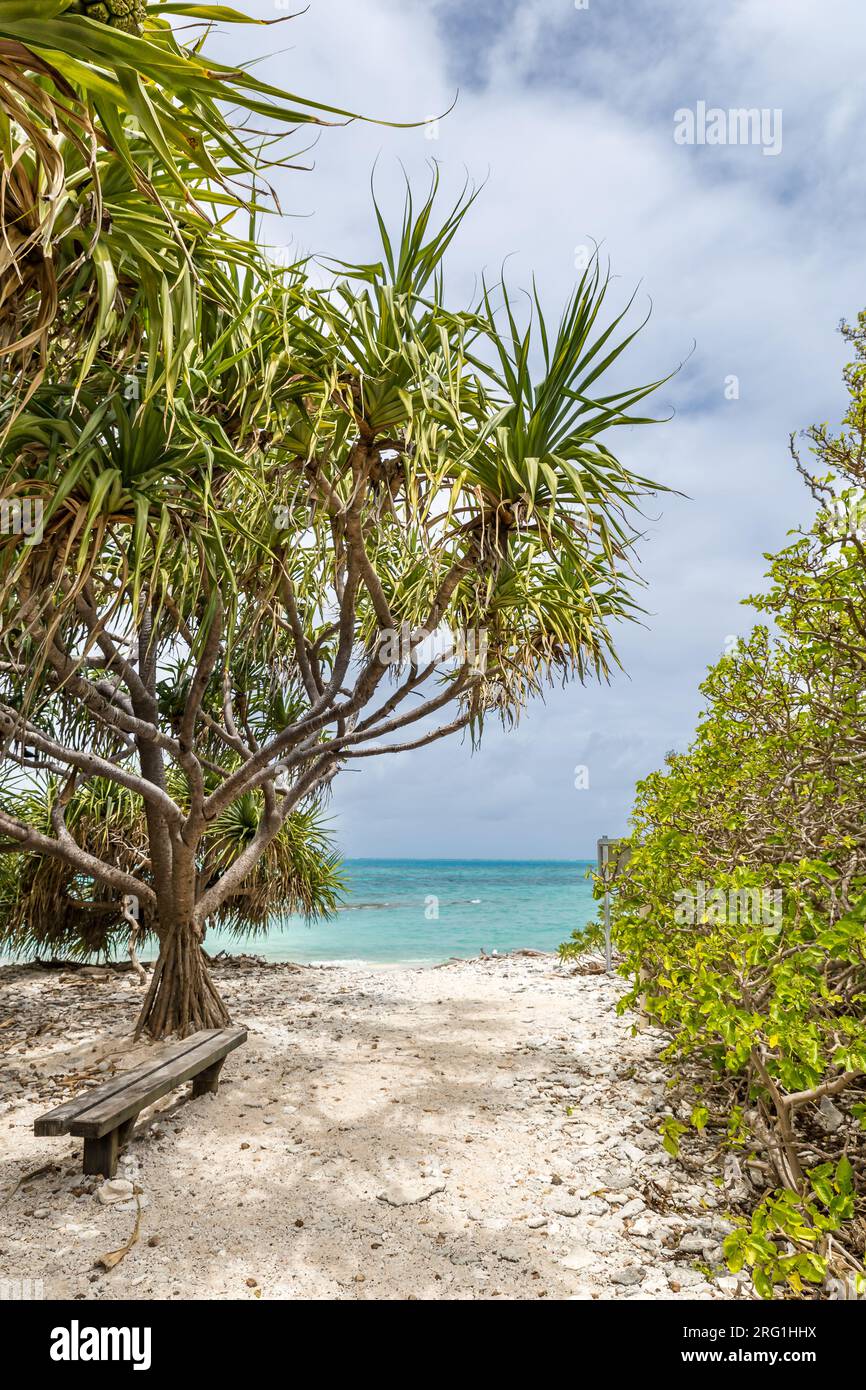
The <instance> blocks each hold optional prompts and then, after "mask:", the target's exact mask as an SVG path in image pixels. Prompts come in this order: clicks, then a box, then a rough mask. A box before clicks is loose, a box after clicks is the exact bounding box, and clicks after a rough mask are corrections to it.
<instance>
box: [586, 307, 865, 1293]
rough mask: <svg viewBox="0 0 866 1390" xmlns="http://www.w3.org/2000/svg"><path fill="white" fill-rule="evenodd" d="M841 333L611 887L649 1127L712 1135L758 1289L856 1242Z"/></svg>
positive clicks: (837, 1265) (849, 431) (857, 1133)
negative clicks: (787, 502) (739, 621)
mask: <svg viewBox="0 0 866 1390" xmlns="http://www.w3.org/2000/svg"><path fill="white" fill-rule="evenodd" d="M843 331H844V332H845V335H846V338H847V339H848V341H849V342H850V343H851V344H852V346H853V347H854V349H855V352H856V357H855V360H854V362H853V363H852V365H851V366H850V367H849V369H848V371H847V373H846V381H847V386H848V390H849V394H850V404H849V409H848V412H847V414H846V416H845V419H844V422H843V425H842V428H841V430H840V431H839V433H838V434H833V433H832V432H830V431H829V430H828V429H827V428H826V427H819V428H815V429H813V430H811V431H810V432H809V438H810V443H811V446H812V451H813V453H814V455H815V456H816V458H817V462H818V467H819V472H818V475H817V476H816V475H814V474H813V473H811V472H810V471H809V470H807V468H806V467H804V466H803V464H802V463H801V461H800V459H799V457H798V455H797V453H796V451H795V450H794V449H793V445H792V452H794V457H795V461H796V462H797V466H798V467H799V469H800V472H801V473H802V475H803V477H804V478H805V480H806V482H807V484H808V486H809V487H810V489H811V491H812V493H813V495H814V497H815V498H816V500H817V501H818V504H819V506H818V513H817V516H816V519H815V523H814V525H813V527H812V528H811V530H810V531H808V532H807V533H796V535H795V539H794V540H793V541H792V543H791V544H790V545H789V546H787V547H786V548H785V549H784V550H783V551H782V552H781V553H780V554H778V555H775V556H773V557H769V558H770V559H771V566H770V571H769V580H770V584H769V588H768V590H767V592H766V593H764V594H762V595H760V596H758V597H753V598H752V599H750V600H748V602H749V603H750V604H751V605H752V606H753V607H754V608H755V609H757V611H758V613H759V614H761V616H762V618H763V619H764V621H762V622H761V623H760V624H759V625H758V626H756V627H755V628H754V629H753V630H752V632H751V633H750V634H749V636H748V637H747V638H746V639H745V640H744V641H741V642H740V643H739V646H738V647H737V649H736V650H735V651H733V652H731V653H730V654H729V655H726V656H725V657H723V658H722V660H721V661H720V662H719V663H718V664H717V665H716V666H715V667H714V668H713V669H712V670H711V671H710V673H709V675H708V678H707V680H706V682H705V683H704V685H703V687H702V689H703V693H704V696H705V698H706V709H705V711H704V713H703V715H702V717H701V719H700V723H699V726H698V730H697V734H696V737H695V739H694V742H693V743H692V745H691V747H690V748H689V749H688V751H687V752H686V753H684V754H679V755H677V754H674V755H670V756H669V757H668V759H667V766H666V768H665V769H664V770H663V771H661V772H655V773H653V774H651V775H650V776H649V777H647V778H646V779H645V780H644V781H643V782H642V783H640V784H639V786H638V790H637V802H636V805H635V809H634V812H633V819H632V823H633V832H632V834H631V836H630V838H629V839H628V841H627V842H626V848H627V849H628V850H630V858H629V859H628V862H627V863H626V865H625V867H624V868H623V870H622V872H621V873H620V874H619V875H618V876H617V878H616V880H615V884H614V890H613V923H614V938H615V941H616V945H617V946H618V948H619V950H620V952H621V953H622V962H623V964H622V970H623V973H624V974H626V975H627V976H628V977H630V979H631V981H632V990H631V992H630V994H629V996H628V999H627V1001H626V1002H627V1004H628V1005H633V1006H637V1007H640V1008H642V1009H643V1010H644V1011H645V1013H646V1014H647V1015H648V1016H649V1018H650V1019H652V1020H653V1021H654V1022H656V1023H657V1024H659V1025H661V1026H662V1027H663V1028H665V1029H666V1030H668V1031H669V1033H670V1034H671V1037H672V1042H671V1047H670V1056H671V1057H672V1058H674V1059H676V1060H677V1061H678V1063H679V1065H680V1070H681V1076H682V1086H681V1088H680V1096H679V1101H678V1106H677V1107H676V1108H675V1111H674V1113H673V1114H672V1115H671V1116H670V1118H669V1120H668V1121H667V1124H666V1126H665V1142H666V1144H667V1146H668V1147H669V1149H670V1150H671V1151H672V1152H674V1151H677V1150H678V1149H679V1147H680V1146H681V1145H682V1146H683V1147H686V1146H687V1140H688V1133H689V1131H690V1129H693V1128H697V1129H704V1128H707V1127H709V1128H711V1129H712V1130H713V1131H715V1133H716V1134H717V1135H718V1140H719V1145H720V1148H721V1149H723V1150H725V1151H727V1153H728V1161H727V1167H726V1172H727V1177H728V1181H729V1186H730V1187H731V1190H732V1198H734V1197H736V1196H737V1195H739V1198H740V1203H741V1208H742V1209H744V1210H748V1211H749V1216H748V1219H746V1220H744V1221H742V1222H741V1223H740V1224H739V1225H738V1228H737V1229H736V1230H735V1231H734V1233H733V1234H732V1235H731V1236H729V1237H728V1239H727V1242H726V1254H727V1256H728V1260H729V1263H730V1267H731V1269H732V1270H734V1271H738V1270H740V1269H742V1268H743V1267H744V1266H745V1267H746V1268H747V1269H748V1270H749V1271H751V1274H752V1278H753V1280H754V1284H755V1287H756V1288H757V1289H758V1291H759V1292H760V1293H761V1294H763V1295H765V1296H772V1295H773V1294H774V1293H775V1294H776V1295H778V1294H779V1292H781V1291H783V1290H785V1289H788V1290H789V1291H795V1292H797V1293H800V1292H802V1291H803V1289H804V1288H806V1287H808V1286H810V1285H812V1286H818V1285H821V1284H823V1283H824V1281H825V1280H826V1278H827V1277H828V1275H829V1276H834V1275H835V1276H842V1277H843V1281H844V1277H847V1278H848V1280H849V1282H850V1283H851V1284H852V1286H856V1284H857V1271H862V1266H863V1256H864V1248H866V1008H864V1006H866V549H864V540H866V531H864V526H863V522H864V519H866V512H864V508H863V504H862V498H863V495H864V493H863V489H864V485H866V316H862V315H861V317H860V320H859V322H858V324H857V325H856V326H854V327H845V328H844V330H843ZM565 949H566V951H567V952H568V951H573V950H578V949H580V947H579V943H578V942H573V943H569V946H568V947H566V948H565ZM688 1093H690V1098H689V1099H688V1100H687V1101H686V1099H685V1097H686V1095H688Z"/></svg>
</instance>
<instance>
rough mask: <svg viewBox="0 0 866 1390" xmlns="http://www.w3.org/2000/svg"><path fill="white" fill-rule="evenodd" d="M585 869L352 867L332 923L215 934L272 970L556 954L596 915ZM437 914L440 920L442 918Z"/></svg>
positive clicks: (422, 864) (359, 863)
mask: <svg viewBox="0 0 866 1390" xmlns="http://www.w3.org/2000/svg"><path fill="white" fill-rule="evenodd" d="M588 867H589V865H588V863H587V862H586V861H583V860H575V861H570V862H565V861H563V860H552V861H541V860H532V861H524V862H513V861H501V862H500V861H498V860H489V859H350V860H347V861H346V863H345V865H344V873H345V877H346V879H347V882H348V892H347V894H346V897H345V901H344V905H343V907H342V909H341V910H340V911H339V912H338V913H337V915H336V916H335V917H334V918H333V920H332V921H330V922H319V923H316V924H314V925H307V924H306V923H305V922H304V921H303V919H302V918H285V919H283V920H282V921H279V922H275V923H274V926H273V929H272V930H271V932H270V933H269V934H268V936H267V937H266V938H265V937H253V938H250V939H248V940H246V941H240V942H239V941H236V940H232V939H231V938H226V937H224V936H223V935H221V934H220V933H219V932H216V931H209V932H208V934H207V941H206V949H207V950H208V952H209V953H211V954H213V953H214V952H216V951H218V950H220V949H222V948H224V949H225V950H228V951H232V952H235V953H237V952H241V951H249V952H252V953H254V954H255V955H261V956H265V957H267V959H269V960H295V961H299V962H308V961H336V960H359V961H372V962H378V963H380V964H386V963H394V962H398V961H407V962H409V961H412V962H417V963H419V964H421V963H425V964H432V963H435V962H438V961H442V960H447V959H448V957H449V956H477V955H478V952H479V949H480V948H481V947H483V948H484V950H485V951H492V950H494V949H495V950H497V951H500V952H502V951H509V950H513V949H514V948H515V947H520V946H534V947H536V948H537V949H538V950H542V951H555V950H556V948H557V946H558V945H559V943H560V942H561V941H565V940H566V939H567V938H568V936H569V935H570V934H571V932H572V931H573V929H574V928H575V927H581V926H584V925H585V924H586V923H587V922H589V921H592V919H593V918H594V916H595V912H596V905H595V903H594V902H593V898H592V891H591V887H590V883H589V881H588V880H587V879H586V878H585V873H586V869H587V868H588ZM437 913H438V915H437Z"/></svg>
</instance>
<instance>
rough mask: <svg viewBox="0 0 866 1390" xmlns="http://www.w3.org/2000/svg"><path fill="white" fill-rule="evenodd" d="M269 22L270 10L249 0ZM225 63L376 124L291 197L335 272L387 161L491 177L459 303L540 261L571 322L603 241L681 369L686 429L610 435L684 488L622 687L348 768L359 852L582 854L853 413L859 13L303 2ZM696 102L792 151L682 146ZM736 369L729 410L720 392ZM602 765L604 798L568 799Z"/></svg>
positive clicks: (569, 697)
mask: <svg viewBox="0 0 866 1390" xmlns="http://www.w3.org/2000/svg"><path fill="white" fill-rule="evenodd" d="M235 2H236V4H238V5H239V7H240V8H242V9H244V10H246V11H247V12H249V13H251V14H256V15H258V16H260V17H263V18H272V17H274V15H275V14H279V13H280V11H279V9H278V8H276V7H275V6H274V5H273V4H271V3H269V0H235ZM219 43H221V44H222V53H221V56H230V58H231V59H232V60H237V59H238V58H239V57H240V56H241V55H243V56H245V57H246V56H252V55H253V54H258V55H261V54H267V53H268V50H269V49H270V54H269V56H268V57H267V58H266V59H265V61H264V62H263V63H262V64H260V66H259V67H258V68H257V71H258V73H259V75H261V76H263V77H267V78H269V79H271V80H273V81H276V82H279V83H280V84H281V85H283V86H284V87H287V88H288V89H289V90H292V91H296V92H298V93H301V94H303V95H306V96H310V97H314V98H316V99H319V100H327V101H332V102H334V104H337V105H343V106H347V107H350V108H352V109H357V110H361V111H364V112H367V113H369V114H370V115H372V116H381V117H385V118H391V119H394V120H406V119H409V120H413V119H414V120H421V121H423V120H425V119H426V118H428V117H429V116H431V115H433V114H435V113H437V112H441V111H443V110H444V109H445V108H447V107H448V106H450V104H451V102H452V101H453V100H454V97H455V94H458V99H457V103H456V106H455V107H454V109H453V111H452V112H451V114H450V115H448V116H447V118H446V119H444V120H442V121H441V122H440V124H439V127H438V130H437V131H436V137H437V138H435V139H430V138H428V136H429V134H430V132H429V131H427V130H425V129H417V130H412V131H391V130H388V129H384V128H382V127H379V126H373V125H363V124H355V125H353V126H351V127H347V128H342V129H329V130H326V131H324V132H323V133H322V134H321V136H320V138H319V140H318V142H317V145H316V148H315V151H314V152H312V154H311V156H310V158H309V162H311V163H313V165H314V168H313V170H312V172H310V173H304V174H300V173H298V174H293V175H290V176H288V177H287V179H286V180H285V181H284V183H283V184H282V186H281V198H282V201H283V205H284V207H285V208H286V209H287V210H288V211H289V212H291V213H292V214H293V215H292V216H291V217H287V218H286V219H285V220H284V224H283V227H282V228H281V229H280V231H279V232H278V233H276V235H277V236H279V237H280V238H281V239H282V240H283V241H284V242H285V244H286V245H292V246H294V247H295V248H296V249H301V250H305V251H313V252H316V253H331V254H334V255H336V256H343V257H345V258H347V259H363V258H364V257H365V256H368V255H369V254H372V253H373V251H374V247H375V228H374V225H373V220H372V218H371V209H370V198H369V180H370V173H371V169H372V166H373V164H374V162H375V161H376V160H377V159H378V165H377V171H376V180H377V193H378V195H379V196H380V199H381V200H382V201H384V202H385V203H386V205H387V204H388V203H389V201H390V204H391V206H392V207H395V208H396V206H397V202H398V199H399V185H400V179H401V178H402V173H401V168H400V162H402V164H403V166H405V168H406V170H407V172H408V173H409V175H410V177H411V178H412V179H413V181H416V182H417V183H418V185H419V186H421V185H422V184H423V185H425V186H426V182H427V179H428V176H429V175H428V168H427V164H428V161H429V160H430V159H431V157H432V158H435V159H436V160H438V161H439V162H440V165H441V168H442V174H443V182H444V184H445V192H446V194H449V193H451V192H453V193H455V194H456V192H457V190H458V189H459V187H460V186H461V185H462V183H463V181H464V179H465V177H466V175H467V173H468V175H469V176H470V177H471V178H472V179H473V180H474V181H476V182H482V181H485V180H486V183H485V187H484V190H483V192H482V193H481V196H480V198H479V199H478V201H477V202H476V204H475V206H474V208H473V210H472V213H471V214H470V217H469V220H468V221H467V223H465V224H464V231H463V234H462V235H461V237H460V238H459V239H458V241H457V242H455V244H454V247H453V252H452V254H450V256H449V260H448V263H447V265H448V283H449V286H450V288H451V291H452V293H453V295H454V298H455V300H456V301H460V299H461V297H467V296H470V295H471V293H472V290H473V286H474V284H475V280H476V276H477V275H478V273H479V272H480V271H482V270H485V269H486V270H487V271H488V272H490V273H491V274H495V273H498V271H499V269H500V266H501V265H502V263H503V261H504V260H505V258H506V257H508V258H509V260H508V273H509V276H510V279H511V281H512V282H513V283H515V284H519V283H523V284H526V283H528V281H529V278H530V275H531V273H532V272H533V271H534V272H535V273H536V275H537V277H538V281H539V286H540V289H541V292H542V296H543V299H544V302H545V305H546V307H547V308H548V309H549V311H550V313H551V314H553V315H555V314H556V311H557V310H558V308H559V306H560V305H561V304H562V303H563V302H564V300H565V298H566V297H567V295H568V293H569V291H570V290H571V288H572V287H573V285H574V283H575V278H576V276H577V274H578V271H577V270H576V269H575V260H576V248H578V247H580V246H583V245H587V244H590V243H591V241H592V240H595V241H598V242H601V243H602V244H603V248H604V252H605V254H606V255H608V256H609V257H610V261H611V265H612V269H613V272H614V274H615V275H616V276H617V277H619V278H618V279H617V281H616V286H615V295H618V296H620V298H624V297H625V296H627V295H628V294H629V293H630V292H631V291H632V290H633V288H634V287H635V285H637V284H638V283H639V284H640V286H641V288H640V291H639V294H638V305H639V306H640V307H641V308H644V307H646V306H647V305H648V303H649V301H650V300H651V302H652V306H653V314H652V318H651V320H650V323H649V325H648V327H647V329H646V330H645V332H644V333H643V334H642V335H641V338H640V339H639V340H638V342H637V343H636V344H635V347H634V349H633V351H632V353H631V357H630V363H629V375H630V377H632V378H634V379H636V380H637V379H643V378H647V379H648V378H651V377H658V376H661V375H663V374H665V373H666V372H668V371H670V370H671V369H672V368H675V367H676V366H677V364H679V363H681V362H684V363H685V365H684V366H683V368H682V370H681V371H680V372H679V373H678V375H677V376H676V377H675V379H674V380H673V381H672V382H671V383H670V384H669V385H668V386H666V387H665V388H664V390H663V392H662V393H661V397H660V399H659V406H660V408H661V411H662V412H664V411H671V412H673V413H674V414H673V419H672V421H671V422H670V423H669V424H666V425H662V426H659V427H658V428H656V429H653V430H646V429H645V430H640V431H636V432H634V433H633V434H622V435H620V436H619V437H618V438H617V439H616V441H615V446H616V448H617V450H618V452H619V453H620V455H621V456H622V457H623V458H624V459H625V460H626V461H627V462H628V463H629V464H630V465H631V466H633V467H634V468H635V469H637V470H638V471H640V472H642V473H645V474H648V475H649V476H652V477H656V478H658V479H659V480H661V481H663V482H665V483H667V484H668V485H670V486H671V487H674V488H678V489H681V490H682V491H683V492H685V493H687V494H688V499H678V498H668V499H665V501H664V502H663V504H660V505H659V508H658V512H657V513H656V514H654V515H653V517H652V519H651V520H650V523H649V525H648V527H647V536H646V540H645V543H644V544H643V546H642V549H641V560H642V571H643V575H644V577H645V579H646V580H647V581H648V585H649V587H648V589H647V590H646V592H645V595H644V600H643V601H644V603H645V606H646V607H647V608H648V610H649V612H648V615H647V618H646V626H645V627H643V628H631V629H628V628H623V629H622V630H621V631H620V634H619V640H618V646H619V650H620V655H621V658H622V661H623V664H624V666H625V669H626V674H624V675H622V676H617V678H616V679H615V680H614V681H613V682H612V684H611V685H610V686H606V687H603V688H598V687H580V686H572V687H570V688H569V689H567V690H565V691H563V690H555V691H552V692H551V693H550V696H549V698H548V699H547V700H546V702H545V703H543V704H542V703H538V704H536V705H534V706H533V707H532V708H530V710H529V711H528V713H527V715H526V716H525V718H524V719H523V721H522V723H521V725H520V726H519V728H518V729H517V730H516V731H513V732H509V733H507V734H506V733H504V732H501V731H500V730H498V729H496V728H494V727H492V726H491V727H490V728H489V730H488V732H486V733H485V737H484V742H483V745H482V747H481V749H480V751H477V752H475V753H472V752H471V750H470V748H469V747H468V745H467V744H464V743H461V742H459V741H457V742H451V743H450V744H445V743H438V744H436V745H435V746H434V747H432V748H430V749H427V750H422V751H420V752H415V753H409V754H401V755H398V756H396V757H388V758H382V759H370V760H368V761H367V762H366V763H365V765H364V766H363V768H362V770H360V771H354V770H353V771H352V772H347V773H345V774H342V775H341V777H340V778H339V779H338V782H337V783H336V784H335V792H334V798H333V806H332V809H333V814H334V817H335V828H336V830H337V833H338V838H339V842H340V846H341V848H342V850H343V851H344V853H346V854H348V855H352V856H380V855H382V856H384V855H394V856H424V857H427V856H429V857H437V856H455V857H461V856H465V857H475V856H477V857H501V858H509V857H526V858H546V857H550V858H567V857H584V856H586V855H588V854H590V853H592V852H593V849H594V844H595V840H596V838H597V837H598V836H599V835H601V834H617V833H620V832H621V831H622V830H624V828H625V826H626V821H627V816H628V810H629V806H630V803H631V799H632V791H633V787H634V783H635V780H636V779H637V778H639V777H641V776H642V775H644V774H645V773H646V772H648V771H650V770H651V769H652V768H654V767H656V766H658V765H659V763H660V761H661V759H662V758H663V756H664V754H665V752H666V751H667V750H668V749H669V748H674V747H675V748H680V749H682V748H684V747H685V745H686V744H687V742H688V740H689V737H690V734H691V731H692V729H693V727H694V722H695V717H696V714H697V711H698V708H699V696H698V693H697V685H698V682H699V681H700V679H701V677H702V675H703V672H704V670H705V668H706V666H707V665H708V664H709V663H711V662H712V661H714V660H715V659H716V658H717V657H718V655H719V654H720V653H721V651H722V649H723V647H724V644H725V641H726V638H727V637H728V636H729V635H732V634H737V633H740V632H743V631H744V630H745V629H746V628H747V626H748V625H749V621H750V619H749V615H748V610H745V609H743V608H742V607H741V606H740V602H739V601H740V599H741V598H742V597H743V596H744V595H746V594H748V593H749V592H753V591H754V590H755V589H756V588H758V587H760V585H761V579H762V575H763V571H764V568H765V564H764V561H763V559H762V554H763V552H765V551H768V550H772V549H776V548H778V547H780V546H781V545H782V544H783V543H784V540H785V535H786V532H787V531H788V530H789V529H790V528H791V527H792V526H795V525H796V524H798V523H800V522H802V521H804V520H806V519H807V518H808V516H809V515H810V505H809V499H808V497H807V495H806V493H805V490H804V489H803V488H802V486H801V485H800V484H799V482H798V480H797V478H796V475H795V473H794V470H793V467H792V465H791V462H790V458H789V455H788V436H789V434H790V433H791V432H792V431H796V430H799V429H802V428H804V427H805V426H807V425H809V424H810V423H812V422H814V421H819V420H831V421H833V420H837V419H838V418H839V416H840V413H841V410H842V407H843V392H842V387H841V382H840V369H841V366H842V364H843V362H844V360H845V357H844V349H843V345H842V344H841V341H840V340H839V338H838V333H837V326H838V323H839V320H840V319H841V318H842V317H849V318H850V317H854V316H855V315H856V314H857V312H858V310H859V309H860V308H862V307H864V305H866V284H864V264H866V262H864V255H863V252H864V246H863V227H864V225H866V222H864V215H863V214H864V187H863V161H862V130H863V128H864V117H866V111H864V106H866V87H864V84H863V81H862V74H863V71H864V70H866V10H864V6H863V3H862V0H823V3H822V4H821V5H820V6H819V5H816V4H815V3H814V0H785V3H783V4H782V3H779V0H728V3H725V4H723V5H714V6H707V7H701V6H698V5H696V4H695V3H694V0H589V3H588V7H587V8H585V9H579V8H577V7H576V5H575V3H574V0H519V3H518V0H496V3H494V2H493V0H480V3H474V4H472V5H466V4H465V3H457V2H456V0H440V3H435V0H433V3H421V2H420V0H400V3H396V0H355V3H351V0H311V4H310V9H309V11H308V12H307V13H306V14H305V15H303V16H301V17H300V18H297V19H294V20H292V21H291V22H289V23H287V24H285V25H279V26H275V27H273V28H271V29H269V30H266V31H265V30H253V29H250V30H245V31H243V33H242V34H240V33H239V31H237V30H232V31H230V32H229V33H227V34H226V36H225V37H224V38H223V39H221V40H218V44H219ZM698 101H705V102H706V103H707V104H708V105H709V106H717V107H721V108H723V109H725V110H728V109H730V108H734V107H757V108H768V109H770V110H781V112H782V132H783V139H782V149H781V152H780V153H779V154H778V155H777V156H776V157H772V156H766V155H764V154H763V152H762V150H761V149H760V148H759V147H757V146H743V145H729V146H710V145H705V146H701V147H698V146H694V147H690V146H684V145H678V144H676V143H675V142H674V139H673V130H674V113H675V111H676V110H677V109H679V108H682V107H690V108H694V107H695V104H696V103H697V102H698ZM730 376H736V377H737V378H738V381H739V398H738V399H736V400H730V399H726V394H725V383H726V379H727V378H729V377H730ZM577 765H586V767H587V768H588V770H589V787H588V789H585V790H577V789H576V788H575V785H574V782H575V776H574V769H575V767H576V766H577Z"/></svg>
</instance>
